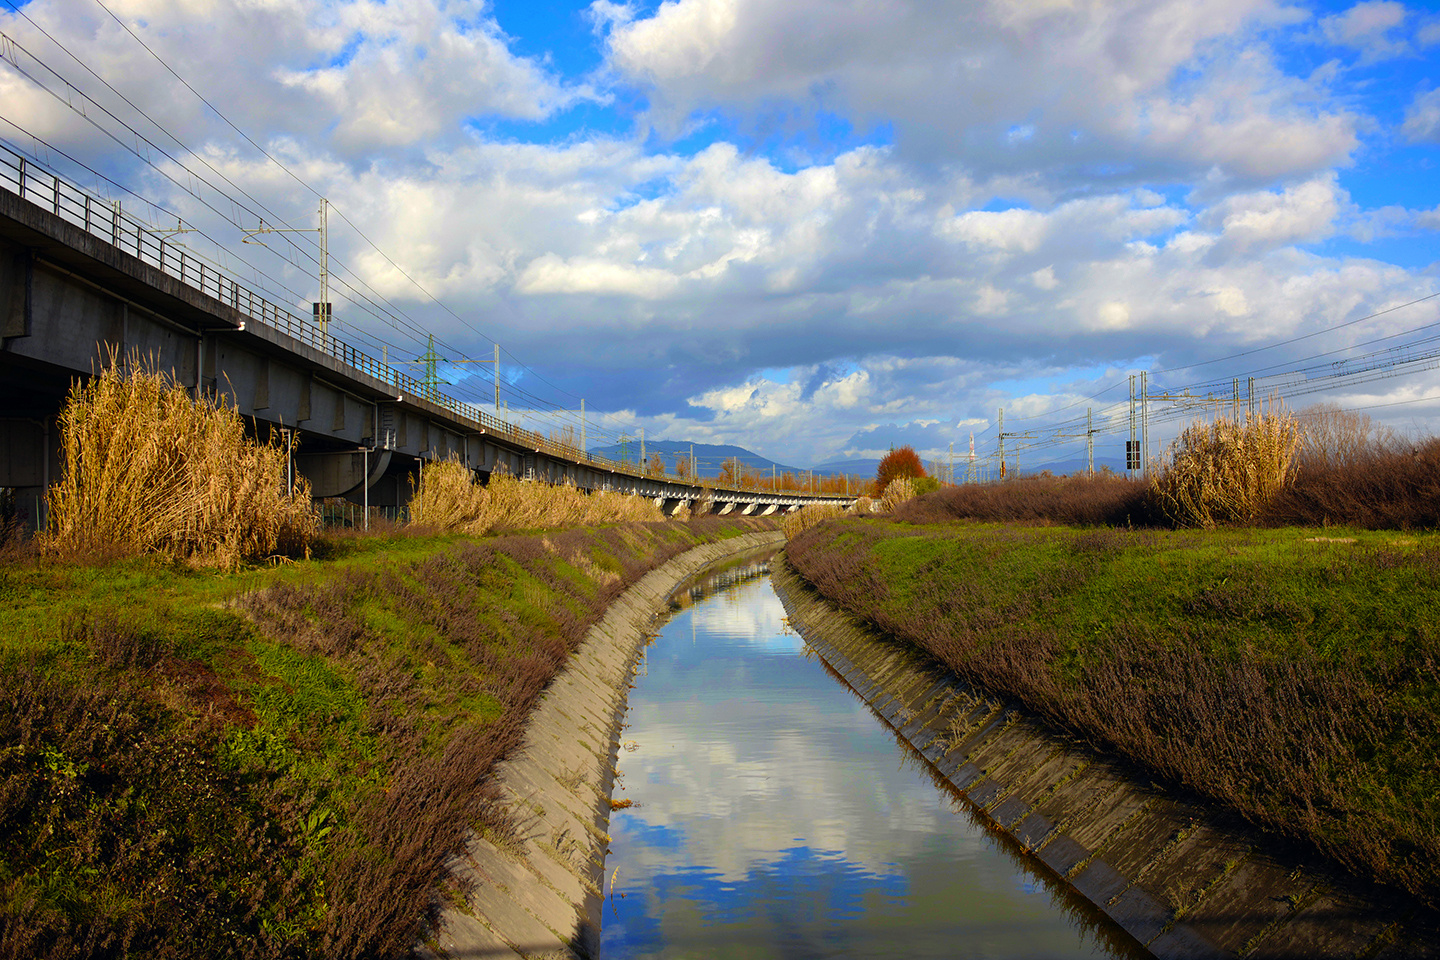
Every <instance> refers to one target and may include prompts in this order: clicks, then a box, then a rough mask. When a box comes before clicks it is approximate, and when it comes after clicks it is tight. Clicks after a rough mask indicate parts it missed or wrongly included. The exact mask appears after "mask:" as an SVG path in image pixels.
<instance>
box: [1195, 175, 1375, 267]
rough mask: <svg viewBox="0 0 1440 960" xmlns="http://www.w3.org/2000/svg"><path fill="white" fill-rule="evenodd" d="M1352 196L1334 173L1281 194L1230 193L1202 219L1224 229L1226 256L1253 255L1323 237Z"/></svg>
mask: <svg viewBox="0 0 1440 960" xmlns="http://www.w3.org/2000/svg"><path fill="white" fill-rule="evenodd" d="M1348 199H1349V198H1348V197H1345V196H1344V194H1343V191H1341V190H1340V189H1339V187H1338V186H1337V185H1336V182H1335V178H1334V177H1333V176H1327V177H1320V178H1316V179H1314V180H1309V181H1307V182H1305V183H1302V184H1299V185H1297V186H1294V187H1287V188H1286V189H1284V190H1282V191H1280V192H1278V193H1276V192H1272V191H1268V190H1266V191H1260V192H1257V193H1247V194H1240V195H1237V196H1233V197H1228V198H1226V199H1225V200H1224V201H1222V202H1221V203H1219V204H1216V205H1215V206H1214V207H1212V208H1211V209H1210V210H1208V211H1206V213H1205V214H1204V215H1203V216H1202V217H1201V222H1202V223H1203V224H1205V225H1207V226H1211V227H1212V228H1213V227H1218V228H1219V230H1220V241H1219V244H1218V246H1217V250H1218V251H1219V252H1220V253H1221V255H1224V256H1234V255H1241V254H1243V255H1253V254H1256V253H1260V252H1264V251H1266V250H1272V249H1275V248H1277V247H1283V246H1287V245H1290V244H1294V243H1308V242H1313V241H1316V240H1321V239H1324V238H1325V237H1327V236H1329V235H1330V234H1331V233H1333V232H1334V229H1335V220H1336V217H1337V216H1338V215H1339V213H1340V209H1341V205H1342V204H1343V203H1345V202H1347V201H1348Z"/></svg>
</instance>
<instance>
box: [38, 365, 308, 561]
mask: <svg viewBox="0 0 1440 960" xmlns="http://www.w3.org/2000/svg"><path fill="white" fill-rule="evenodd" d="M109 360H110V362H109V366H108V367H107V368H106V369H104V370H103V371H101V372H100V374H99V375H97V376H95V377H93V378H91V380H90V382H89V383H87V384H84V385H81V384H79V383H78V382H77V383H76V384H75V385H73V386H72V387H71V389H70V395H69V397H68V398H67V400H66V403H65V407H64V409H63V410H62V411H61V413H60V443H61V451H62V454H63V459H64V463H63V466H62V469H61V477H60V482H59V483H58V484H56V485H55V486H54V487H52V488H51V491H50V494H49V501H50V522H49V530H48V531H47V535H46V537H45V538H44V541H43V542H44V548H45V549H46V550H47V551H50V552H55V553H69V554H84V555H94V554H105V555H116V554H119V555H130V554H140V553H161V554H166V555H169V556H171V557H174V558H176V559H179V560H185V561H188V562H191V563H195V564H197V565H202V566H220V567H234V566H237V565H239V564H242V563H251V562H255V561H258V560H262V559H265V558H267V557H271V556H275V555H277V554H283V555H287V556H296V555H301V554H305V553H307V552H308V550H309V547H310V543H311V541H312V540H313V539H314V537H315V535H316V533H317V531H318V525H317V522H316V519H315V516H314V514H313V512H312V510H311V508H310V488H309V485H308V483H305V482H304V481H301V482H300V483H299V485H298V487H297V489H296V490H295V491H294V495H293V496H287V495H286V492H285V467H286V460H287V450H286V448H285V447H284V446H282V445H281V444H279V443H274V442H272V443H258V442H256V441H254V440H252V439H250V438H249V437H247V436H246V435H245V424H244V421H243V420H242V419H241V417H240V415H239V414H238V413H237V412H236V411H235V410H234V409H233V408H231V407H229V406H226V405H225V404H224V403H223V402H218V403H217V402H215V401H213V400H209V399H201V400H198V401H197V400H195V399H192V398H191V396H190V394H189V392H188V391H187V390H186V389H185V388H184V387H183V386H181V385H180V384H178V383H176V382H175V379H174V378H173V377H172V376H171V375H170V374H168V373H164V372H161V371H156V370H153V369H150V368H149V366H148V365H147V364H146V363H144V362H142V361H141V360H140V359H139V358H138V357H134V356H132V357H130V358H129V360H128V362H125V363H120V362H117V358H116V357H115V356H114V355H112V356H111V357H110V358H109Z"/></svg>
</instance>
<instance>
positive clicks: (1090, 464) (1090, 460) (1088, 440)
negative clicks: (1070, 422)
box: [1085, 407, 1095, 478]
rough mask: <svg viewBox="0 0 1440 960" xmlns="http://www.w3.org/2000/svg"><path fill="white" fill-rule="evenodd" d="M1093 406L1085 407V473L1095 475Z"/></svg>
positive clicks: (1088, 475) (1089, 475) (1092, 476)
mask: <svg viewBox="0 0 1440 960" xmlns="http://www.w3.org/2000/svg"><path fill="white" fill-rule="evenodd" d="M1093 409H1094V408H1093V407H1086V408H1085V475H1086V476H1087V477H1091V478H1094V476H1095V426H1094V424H1093V423H1092V422H1091V419H1090V417H1091V412H1092V410H1093Z"/></svg>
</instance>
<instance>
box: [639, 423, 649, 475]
mask: <svg viewBox="0 0 1440 960" xmlns="http://www.w3.org/2000/svg"><path fill="white" fill-rule="evenodd" d="M649 469H650V465H649V461H648V460H646V459H645V428H644V427H641V428H640V475H641V476H648V475H649V474H647V473H646V471H647V470H649Z"/></svg>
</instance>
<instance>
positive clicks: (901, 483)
mask: <svg viewBox="0 0 1440 960" xmlns="http://www.w3.org/2000/svg"><path fill="white" fill-rule="evenodd" d="M914 499H915V481H913V480H911V479H910V478H909V477H896V478H895V479H893V480H891V481H890V482H889V483H887V484H886V485H885V490H884V491H883V492H882V493H881V494H880V509H881V510H882V511H884V512H885V513H894V512H895V511H896V510H897V509H899V507H900V505H901V504H903V503H906V502H907V501H910V500H914Z"/></svg>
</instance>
